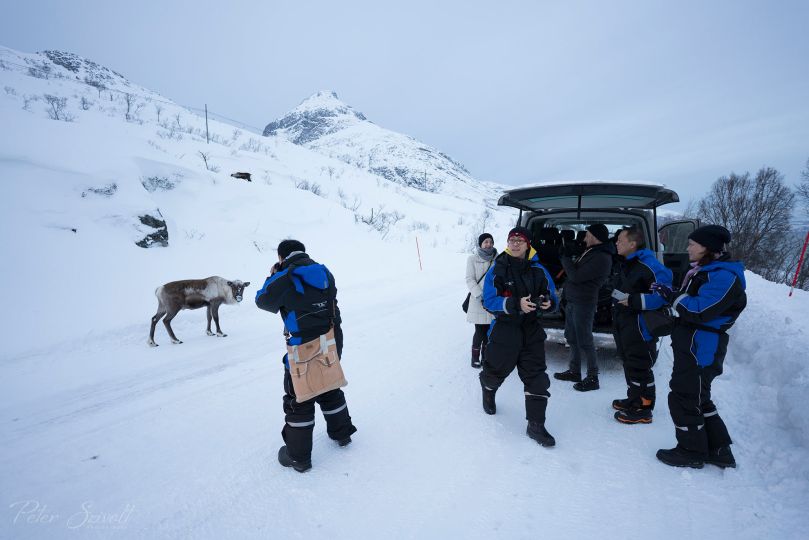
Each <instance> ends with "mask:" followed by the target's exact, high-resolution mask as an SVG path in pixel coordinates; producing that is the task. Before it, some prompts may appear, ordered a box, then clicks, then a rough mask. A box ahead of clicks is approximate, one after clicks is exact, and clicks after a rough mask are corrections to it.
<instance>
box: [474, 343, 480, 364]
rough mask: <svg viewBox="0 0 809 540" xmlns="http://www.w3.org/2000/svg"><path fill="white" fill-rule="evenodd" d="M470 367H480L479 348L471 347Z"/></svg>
mask: <svg viewBox="0 0 809 540" xmlns="http://www.w3.org/2000/svg"><path fill="white" fill-rule="evenodd" d="M472 367H473V368H479V367H480V349H476V348H474V347H472Z"/></svg>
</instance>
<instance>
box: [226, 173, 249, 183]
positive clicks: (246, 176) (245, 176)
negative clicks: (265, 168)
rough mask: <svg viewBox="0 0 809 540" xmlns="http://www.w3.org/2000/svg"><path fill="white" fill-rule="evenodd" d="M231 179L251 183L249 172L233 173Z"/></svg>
mask: <svg viewBox="0 0 809 540" xmlns="http://www.w3.org/2000/svg"><path fill="white" fill-rule="evenodd" d="M230 176H232V177H233V178H241V179H242V180H247V181H248V182H252V181H253V180H252V179H251V176H250V173H249V172H235V173H233V174H231V175H230Z"/></svg>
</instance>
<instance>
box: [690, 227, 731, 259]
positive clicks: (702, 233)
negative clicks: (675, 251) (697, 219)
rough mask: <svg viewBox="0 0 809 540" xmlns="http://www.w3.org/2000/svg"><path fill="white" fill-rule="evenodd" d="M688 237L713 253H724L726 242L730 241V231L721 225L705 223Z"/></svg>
mask: <svg viewBox="0 0 809 540" xmlns="http://www.w3.org/2000/svg"><path fill="white" fill-rule="evenodd" d="M688 239H689V240H693V241H694V242H696V243H697V244H699V245H701V246H704V247H705V248H706V249H707V250H708V251H710V252H712V253H722V252H723V251H725V244H729V243H730V231H728V230H727V229H726V228H724V227H722V226H721V225H704V226H702V227H700V228H698V229H697V230H695V231H694V232H692V233H691V234H689V235H688Z"/></svg>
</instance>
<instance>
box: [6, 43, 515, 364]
mask: <svg viewBox="0 0 809 540" xmlns="http://www.w3.org/2000/svg"><path fill="white" fill-rule="evenodd" d="M51 57H53V58H56V59H58V60H59V61H60V62H61V63H55V62H54V61H53V60H51ZM65 59H67V60H65ZM65 66H67V67H65ZM88 73H100V74H107V73H113V72H112V71H110V70H107V69H106V68H102V67H101V66H98V65H97V64H94V63H92V62H89V61H86V60H83V59H80V58H78V57H76V56H75V55H69V54H67V53H54V52H50V53H47V54H46V53H42V54H39V53H38V54H23V53H19V52H16V51H12V50H10V49H5V48H0V78H2V81H0V82H2V84H0V86H2V87H3V88H4V91H3V93H2V94H1V95H0V114H2V119H3V126H4V129H3V131H2V134H0V137H2V145H0V172H2V175H3V178H4V180H5V182H4V184H5V186H6V189H7V195H10V196H6V197H5V198H4V199H3V201H2V203H0V204H1V205H2V220H3V224H4V228H6V227H7V228H8V229H9V230H13V231H14V234H13V235H11V236H10V237H9V238H6V239H5V240H4V242H7V244H6V246H5V247H7V252H8V251H10V252H11V253H14V254H15V263H14V265H13V266H4V268H3V271H2V272H3V273H2V276H0V277H2V278H4V280H5V282H6V283H13V282H17V281H19V280H20V279H21V278H22V279H24V280H25V281H26V282H28V283H41V282H43V280H46V281H47V280H53V279H58V281H59V282H60V283H61V284H62V286H63V290H62V291H61V292H60V301H61V302H63V304H62V305H64V306H71V307H70V312H71V313H73V314H74V315H72V316H68V317H66V316H65V315H64V312H62V313H59V312H58V311H57V310H51V309H47V306H46V305H44V304H46V303H47V302H51V301H52V296H51V294H50V293H47V294H46V293H45V291H32V290H31V289H30V288H29V287H13V288H12V289H11V290H10V291H9V292H8V294H9V297H10V300H11V301H12V303H14V304H15V305H22V304H23V303H29V304H35V307H34V308H33V309H29V310H23V311H22V312H21V313H18V314H17V317H20V318H21V319H18V321H19V322H20V328H21V329H20V331H19V332H15V334H14V335H13V336H11V337H10V338H9V339H8V341H7V343H6V350H7V351H8V352H20V351H23V350H26V349H28V348H30V347H36V346H39V345H43V344H45V342H50V341H53V340H58V339H65V338H68V337H70V336H75V335H76V334H77V333H81V332H95V331H100V330H102V329H103V328H106V326H105V325H106V324H109V323H112V324H115V323H116V321H115V318H114V317H110V316H108V315H111V314H115V313H119V312H120V310H121V309H122V308H123V309H126V308H129V307H131V308H132V310H133V311H135V312H138V313H140V314H141V315H140V317H142V316H143V314H144V313H146V312H148V311H149V310H151V309H152V306H151V304H152V303H153V301H154V298H153V295H152V291H154V288H155V287H156V286H157V285H158V284H160V283H163V282H165V281H170V280H173V279H179V278H183V277H189V278H190V277H204V276H207V275H211V274H223V275H231V276H233V275H234V274H240V275H246V274H247V272H256V271H258V272H264V270H260V269H262V268H264V269H266V268H268V267H269V265H270V264H271V263H272V261H271V260H270V259H271V258H272V257H273V249H274V247H275V246H276V245H277V243H278V241H280V240H281V239H283V238H286V237H289V236H300V237H302V238H304V237H309V240H308V243H309V244H312V245H313V246H318V245H327V246H330V247H331V248H332V249H334V250H335V251H337V252H341V253H342V252H346V253H353V255H354V256H356V257H361V256H367V253H369V252H375V251H377V250H382V252H390V251H395V252H397V253H399V257H400V258H401V259H404V260H406V261H407V263H406V264H407V265H408V266H409V267H411V268H416V269H418V264H419V263H418V252H417V245H416V241H417V239H418V242H419V246H418V247H419V249H421V250H422V255H423V256H424V257H425V261H424V263H425V264H427V265H429V264H434V261H431V260H430V257H431V255H430V253H432V252H437V253H442V252H444V251H451V252H454V253H459V252H464V251H466V250H467V249H468V248H469V247H470V246H471V245H473V244H474V241H473V240H472V239H473V238H474V239H476V238H477V235H478V234H479V232H480V230H481V228H488V229H491V230H492V232H493V233H495V234H497V233H498V232H499V234H500V235H504V234H505V233H506V231H507V228H508V227H509V226H510V225H511V223H513V220H514V214H513V212H511V211H509V210H503V209H500V208H498V207H496V198H497V197H498V196H499V189H498V188H496V187H495V186H493V185H491V184H487V183H482V182H477V181H475V180H472V179H471V178H467V179H466V180H467V182H465V183H456V184H455V185H452V186H450V185H445V189H443V190H442V191H441V192H440V193H429V192H424V191H421V190H418V189H415V188H413V187H408V186H403V185H400V184H397V183H394V182H391V181H389V180H387V179H385V178H384V177H382V176H380V175H378V174H374V173H373V172H369V171H367V170H365V169H362V168H358V167H356V166H353V165H349V164H347V163H345V162H344V161H341V160H339V159H335V158H331V157H328V156H324V155H322V154H320V153H318V152H315V151H312V150H309V149H307V148H305V147H302V146H299V145H296V144H293V143H291V142H288V141H287V140H286V139H285V138H283V137H274V136H273V137H262V136H260V135H257V134H253V133H249V132H244V131H243V130H241V129H238V128H235V127H234V126H231V125H227V124H223V123H221V122H216V121H210V122H209V128H210V139H211V142H210V144H207V143H206V133H205V120H204V118H201V117H199V116H197V115H196V114H193V113H191V112H189V111H187V110H186V109H184V108H183V107H181V106H179V105H176V104H173V103H172V102H170V101H169V100H167V99H166V98H163V97H161V96H159V95H157V94H155V93H153V92H150V91H148V90H145V89H143V88H141V87H139V86H137V85H135V84H133V83H131V82H129V81H128V80H126V79H125V78H124V77H123V76H121V75H118V74H115V75H114V78H113V77H112V76H110V78H106V79H105V78H102V77H101V75H93V77H94V78H91V77H90V75H88ZM95 80H102V81H103V84H101V83H99V84H98V85H91V84H89V83H88V81H91V82H92V81H95ZM57 118H58V119H57ZM388 133H390V132H388ZM235 172H250V173H251V174H252V180H253V181H252V182H245V181H244V180H239V179H235V178H232V177H231V176H230V174H231V173H235ZM430 174H433V171H432V169H431V170H430ZM310 231H311V232H310ZM383 240H384V241H383ZM52 244H53V245H54V246H55V247H49V248H48V251H49V256H48V261H49V262H52V261H59V263H58V264H59V266H58V272H56V270H57V267H54V266H53V265H52V264H43V260H42V256H41V253H40V251H39V248H38V247H37V246H41V245H47V246H51V245H52ZM136 244H139V245H141V246H144V245H145V246H153V245H155V246H162V245H165V244H167V245H168V246H169V249H157V248H155V249H149V250H144V249H142V248H140V247H138V246H137V245H136ZM382 252H380V255H381V253H382ZM364 253H365V254H366V255H363V254H364ZM130 258H131V259H132V262H130V261H129V259H130ZM389 260H390V259H389ZM122 261H128V262H127V265H128V266H127V267H126V272H127V273H128V276H127V278H126V279H125V280H122V279H121V271H122V270H123V269H124V268H123V267H122V266H121V263H122ZM394 261H396V262H395V263H394V264H397V265H398V264H401V263H400V262H399V259H393V260H391V262H392V263H393V262H394ZM87 266H92V271H88V268H87ZM378 269H379V268H378V267H376V265H375V266H374V270H375V271H376V270H378ZM259 277H260V276H259ZM259 277H254V278H253V281H254V283H256V282H258V281H259ZM124 305H125V306H126V307H124ZM87 312H99V313H103V314H105V316H102V317H101V321H102V323H103V325H102V327H98V326H97V325H96V324H95V323H94V324H87V322H88V321H87V319H85V318H84V315H83V314H85V313H87ZM42 328H47V331H46V332H43V331H42Z"/></svg>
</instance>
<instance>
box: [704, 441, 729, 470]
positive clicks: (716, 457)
mask: <svg viewBox="0 0 809 540" xmlns="http://www.w3.org/2000/svg"><path fill="white" fill-rule="evenodd" d="M705 463H710V464H711V465H716V466H717V467H722V468H723V469H726V468H728V467H730V468H731V469H735V468H736V459H734V457H733V452H731V451H730V446H723V447H721V448H717V449H715V450H711V451H710V452H708V457H707V458H705Z"/></svg>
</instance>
